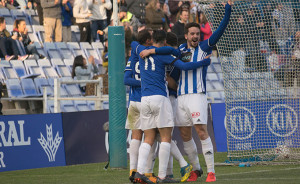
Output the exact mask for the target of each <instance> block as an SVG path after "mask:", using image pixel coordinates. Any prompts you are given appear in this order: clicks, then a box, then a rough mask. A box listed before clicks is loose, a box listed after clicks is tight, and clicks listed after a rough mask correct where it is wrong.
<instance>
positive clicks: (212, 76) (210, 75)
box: [207, 73, 219, 81]
mask: <svg viewBox="0 0 300 184" xmlns="http://www.w3.org/2000/svg"><path fill="white" fill-rule="evenodd" d="M207 80H210V81H218V80H219V78H218V75H217V74H216V73H208V74H207Z"/></svg>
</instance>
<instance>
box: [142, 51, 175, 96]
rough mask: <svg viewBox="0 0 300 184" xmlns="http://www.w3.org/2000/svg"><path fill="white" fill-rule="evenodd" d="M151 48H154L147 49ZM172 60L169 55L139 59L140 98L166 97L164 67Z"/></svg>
mask: <svg viewBox="0 0 300 184" xmlns="http://www.w3.org/2000/svg"><path fill="white" fill-rule="evenodd" d="M152 48H155V47H154V46H152V47H149V49H152ZM173 60H174V57H172V56H170V55H150V56H148V57H147V58H145V59H141V58H140V71H141V80H142V96H152V95H162V96H167V94H168V87H167V83H166V65H167V64H170V63H171V62H172V61H173Z"/></svg>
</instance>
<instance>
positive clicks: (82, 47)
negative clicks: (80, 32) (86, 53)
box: [79, 42, 93, 50]
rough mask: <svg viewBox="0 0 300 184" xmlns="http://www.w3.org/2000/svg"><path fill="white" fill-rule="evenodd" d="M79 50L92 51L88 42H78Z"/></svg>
mask: <svg viewBox="0 0 300 184" xmlns="http://www.w3.org/2000/svg"><path fill="white" fill-rule="evenodd" d="M79 45H80V48H81V49H83V50H84V49H92V48H93V47H92V46H91V44H90V43H89V42H80V43H79Z"/></svg>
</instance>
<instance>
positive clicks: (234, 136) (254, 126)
mask: <svg viewBox="0 0 300 184" xmlns="http://www.w3.org/2000/svg"><path fill="white" fill-rule="evenodd" d="M224 105H225V104H223V107H222V105H215V104H213V105H212V113H213V124H214V131H215V136H216V144H217V150H218V151H219V148H220V147H221V148H222V149H223V148H225V147H224V145H226V140H227V142H228V147H230V150H231V151H238V150H241V151H242V150H253V149H266V148H274V147H277V146H279V145H286V146H288V147H293V148H298V147H300V145H298V144H299V141H298V140H299V139H300V133H299V128H298V124H299V115H300V112H299V107H300V102H299V99H280V100H268V101H264V100H260V101H246V102H234V103H228V104H227V108H228V110H227V114H226V116H225V114H224V113H222V112H224V111H220V109H224ZM224 110H225V109H224ZM222 117H223V118H222ZM225 117H226V118H225ZM225 127H226V130H227V132H226V130H225ZM224 132H226V133H227V134H228V136H227V138H226V133H224ZM224 150H225V149H224Z"/></svg>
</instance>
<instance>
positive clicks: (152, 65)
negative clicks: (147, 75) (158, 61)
mask: <svg viewBox="0 0 300 184" xmlns="http://www.w3.org/2000/svg"><path fill="white" fill-rule="evenodd" d="M148 60H150V62H151V70H152V71H155V63H154V59H153V58H152V57H151V56H150V57H149V58H146V59H145V70H148Z"/></svg>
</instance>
